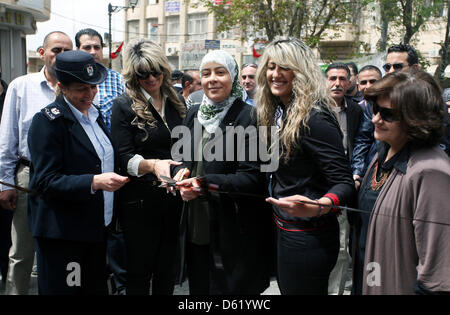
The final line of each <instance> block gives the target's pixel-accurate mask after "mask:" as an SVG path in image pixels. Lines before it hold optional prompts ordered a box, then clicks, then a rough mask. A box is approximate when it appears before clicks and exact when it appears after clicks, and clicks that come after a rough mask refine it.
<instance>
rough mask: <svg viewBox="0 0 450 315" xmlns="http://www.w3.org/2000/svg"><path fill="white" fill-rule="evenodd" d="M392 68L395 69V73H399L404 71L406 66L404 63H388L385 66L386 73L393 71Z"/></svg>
mask: <svg viewBox="0 0 450 315" xmlns="http://www.w3.org/2000/svg"><path fill="white" fill-rule="evenodd" d="M391 67H394V70H395V71H399V70H402V69H403V67H404V65H403V63H394V64H393V65H391V64H390V63H387V64H385V65H384V66H383V69H384V71H386V72H388V71H389V70H391Z"/></svg>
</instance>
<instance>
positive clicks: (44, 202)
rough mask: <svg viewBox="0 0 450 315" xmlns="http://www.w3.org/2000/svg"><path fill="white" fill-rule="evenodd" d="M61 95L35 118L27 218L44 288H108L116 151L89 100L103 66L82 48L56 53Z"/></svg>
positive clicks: (118, 182) (78, 291)
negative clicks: (107, 240)
mask: <svg viewBox="0 0 450 315" xmlns="http://www.w3.org/2000/svg"><path fill="white" fill-rule="evenodd" d="M55 70H56V76H57V78H58V80H59V83H58V87H59V89H60V93H59V95H58V96H57V97H56V100H55V102H53V103H51V104H50V105H48V106H47V107H45V108H43V109H42V110H41V111H40V112H39V113H37V114H36V115H35V116H34V118H33V121H32V124H31V127H30V131H29V135H28V144H29V149H30V155H31V167H30V189H32V190H33V193H32V194H30V196H29V208H28V211H29V224H30V228H31V232H32V234H33V237H34V239H35V245H36V252H37V266H38V274H39V278H38V288H39V294H59V295H60V294H63V295H88V294H107V282H106V279H107V277H106V276H107V273H106V247H105V244H106V233H107V229H110V228H113V226H114V222H115V220H114V202H115V199H116V196H115V193H114V192H115V191H117V190H118V189H119V188H120V187H122V186H123V185H124V184H125V183H126V182H127V181H128V178H127V177H123V176H120V175H118V172H119V170H118V163H117V157H118V156H117V154H116V150H115V149H114V147H113V145H112V142H111V139H110V137H109V135H108V132H107V129H106V127H105V125H104V123H103V121H102V119H101V116H100V115H99V111H98V109H97V108H96V107H95V106H93V104H92V101H93V99H94V96H95V94H96V93H97V84H99V83H101V82H103V81H104V80H105V78H106V74H107V71H106V68H105V67H104V66H103V65H101V64H99V63H96V62H95V61H94V59H93V57H92V56H91V55H89V54H88V53H85V52H82V51H68V52H63V53H61V54H59V55H58V56H57V58H56V63H55Z"/></svg>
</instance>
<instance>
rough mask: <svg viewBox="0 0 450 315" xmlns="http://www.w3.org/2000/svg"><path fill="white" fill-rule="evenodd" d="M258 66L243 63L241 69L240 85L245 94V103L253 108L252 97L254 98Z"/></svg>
mask: <svg viewBox="0 0 450 315" xmlns="http://www.w3.org/2000/svg"><path fill="white" fill-rule="evenodd" d="M257 69H258V65H256V64H254V63H245V64H243V65H242V69H241V85H242V87H243V88H244V90H245V91H246V92H247V98H246V100H245V102H246V103H247V104H250V105H252V106H254V102H253V97H254V96H255V90H256V79H255V77H256V70H257Z"/></svg>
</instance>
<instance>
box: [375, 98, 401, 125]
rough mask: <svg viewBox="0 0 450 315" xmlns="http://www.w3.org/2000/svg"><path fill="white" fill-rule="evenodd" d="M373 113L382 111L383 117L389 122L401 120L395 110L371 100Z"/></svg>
mask: <svg viewBox="0 0 450 315" xmlns="http://www.w3.org/2000/svg"><path fill="white" fill-rule="evenodd" d="M371 105H372V110H373V115H374V116H376V115H377V114H378V113H380V117H381V119H383V120H384V121H387V122H394V121H399V120H400V119H399V118H398V117H397V115H395V114H394V111H393V110H392V109H390V108H386V107H381V106H380V105H378V104H377V102H371Z"/></svg>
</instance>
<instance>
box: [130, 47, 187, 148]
mask: <svg viewBox="0 0 450 315" xmlns="http://www.w3.org/2000/svg"><path fill="white" fill-rule="evenodd" d="M151 71H158V72H161V73H162V75H163V81H162V85H161V94H162V95H166V96H167V98H168V99H169V100H170V102H171V103H172V104H173V105H174V107H175V109H176V110H177V111H178V113H179V114H180V116H181V117H182V118H184V116H185V115H186V107H185V106H184V105H183V104H182V103H181V101H180V100H179V98H178V96H177V94H176V92H175V90H174V89H173V87H172V83H171V79H170V73H171V71H172V69H171V67H170V65H169V61H168V60H167V57H166V56H165V54H164V52H163V50H162V49H161V47H160V46H159V45H158V44H157V43H155V42H153V41H151V40H149V39H146V38H140V39H135V40H132V41H131V42H130V43H129V44H128V45H127V46H126V48H125V51H124V66H123V71H122V75H123V77H124V81H125V85H126V92H127V94H128V95H129V96H130V98H131V100H132V104H131V108H132V109H133V110H134V111H135V112H136V115H137V117H136V119H135V120H133V122H132V124H136V125H137V126H138V128H139V129H141V130H143V131H144V132H145V134H146V137H145V138H144V139H143V140H144V141H145V139H146V138H147V136H148V134H147V131H146V126H150V128H154V127H156V118H155V117H153V114H152V112H151V111H150V109H149V106H151V105H150V104H149V103H148V101H147V100H146V98H145V96H144V94H143V93H142V91H141V85H140V84H139V80H138V77H137V75H136V73H145V72H151Z"/></svg>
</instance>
